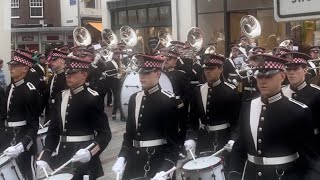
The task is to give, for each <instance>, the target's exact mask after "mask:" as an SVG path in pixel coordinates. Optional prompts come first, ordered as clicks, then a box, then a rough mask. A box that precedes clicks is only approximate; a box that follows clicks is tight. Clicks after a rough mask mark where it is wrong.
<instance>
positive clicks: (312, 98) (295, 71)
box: [281, 52, 320, 152]
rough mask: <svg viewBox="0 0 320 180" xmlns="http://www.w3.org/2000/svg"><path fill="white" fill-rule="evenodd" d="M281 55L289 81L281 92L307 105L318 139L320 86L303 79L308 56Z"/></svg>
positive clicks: (301, 54)
mask: <svg viewBox="0 0 320 180" xmlns="http://www.w3.org/2000/svg"><path fill="white" fill-rule="evenodd" d="M281 57H282V58H285V59H286V60H288V62H287V63H286V75H287V77H288V80H289V82H290V84H289V85H287V86H286V87H283V88H282V91H283V94H284V95H285V96H286V97H288V98H293V99H295V100H297V101H300V102H302V103H304V104H306V105H307V106H308V107H309V109H310V110H311V112H312V119H313V123H314V134H315V135H316V136H317V140H316V141H319V137H318V136H319V127H320V122H319V119H320V112H319V110H318V107H319V106H320V87H319V86H317V85H314V84H309V83H307V82H306V79H305V75H306V73H307V61H308V60H309V59H310V56H308V55H307V54H303V53H298V52H291V53H287V54H284V55H282V56H281ZM318 152H320V151H318Z"/></svg>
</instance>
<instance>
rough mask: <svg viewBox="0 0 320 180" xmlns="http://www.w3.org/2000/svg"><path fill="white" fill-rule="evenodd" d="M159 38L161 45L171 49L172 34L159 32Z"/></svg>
mask: <svg viewBox="0 0 320 180" xmlns="http://www.w3.org/2000/svg"><path fill="white" fill-rule="evenodd" d="M158 38H159V43H161V44H162V45H163V46H165V47H169V46H170V45H171V41H173V38H172V36H171V34H169V33H167V32H164V31H159V32H158Z"/></svg>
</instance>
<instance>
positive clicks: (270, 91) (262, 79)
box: [257, 72, 286, 98]
mask: <svg viewBox="0 0 320 180" xmlns="http://www.w3.org/2000/svg"><path fill="white" fill-rule="evenodd" d="M285 77H286V75H285V73H284V72H278V73H276V74H273V75H268V76H257V86H258V88H259V90H260V93H261V96H262V97H264V98H268V97H270V96H273V95H275V94H276V93H278V92H279V91H280V90H281V85H282V82H283V81H284V79H285Z"/></svg>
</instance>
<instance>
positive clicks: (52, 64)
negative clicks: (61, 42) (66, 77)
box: [50, 58, 65, 70]
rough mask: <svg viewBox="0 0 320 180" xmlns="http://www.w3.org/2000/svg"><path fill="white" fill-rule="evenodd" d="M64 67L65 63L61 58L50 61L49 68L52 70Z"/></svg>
mask: <svg viewBox="0 0 320 180" xmlns="http://www.w3.org/2000/svg"><path fill="white" fill-rule="evenodd" d="M64 66H65V61H64V59H62V58H58V59H55V60H51V61H50V67H51V68H52V69H54V70H60V69H62V68H64Z"/></svg>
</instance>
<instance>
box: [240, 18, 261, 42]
mask: <svg viewBox="0 0 320 180" xmlns="http://www.w3.org/2000/svg"><path fill="white" fill-rule="evenodd" d="M240 28H241V32H242V33H243V34H244V35H245V36H246V37H247V38H250V39H254V38H257V37H259V36H260V35H261V26H260V23H259V21H258V20H257V19H256V18H255V17H254V16H251V15H245V16H243V17H242V18H241V20H240Z"/></svg>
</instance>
